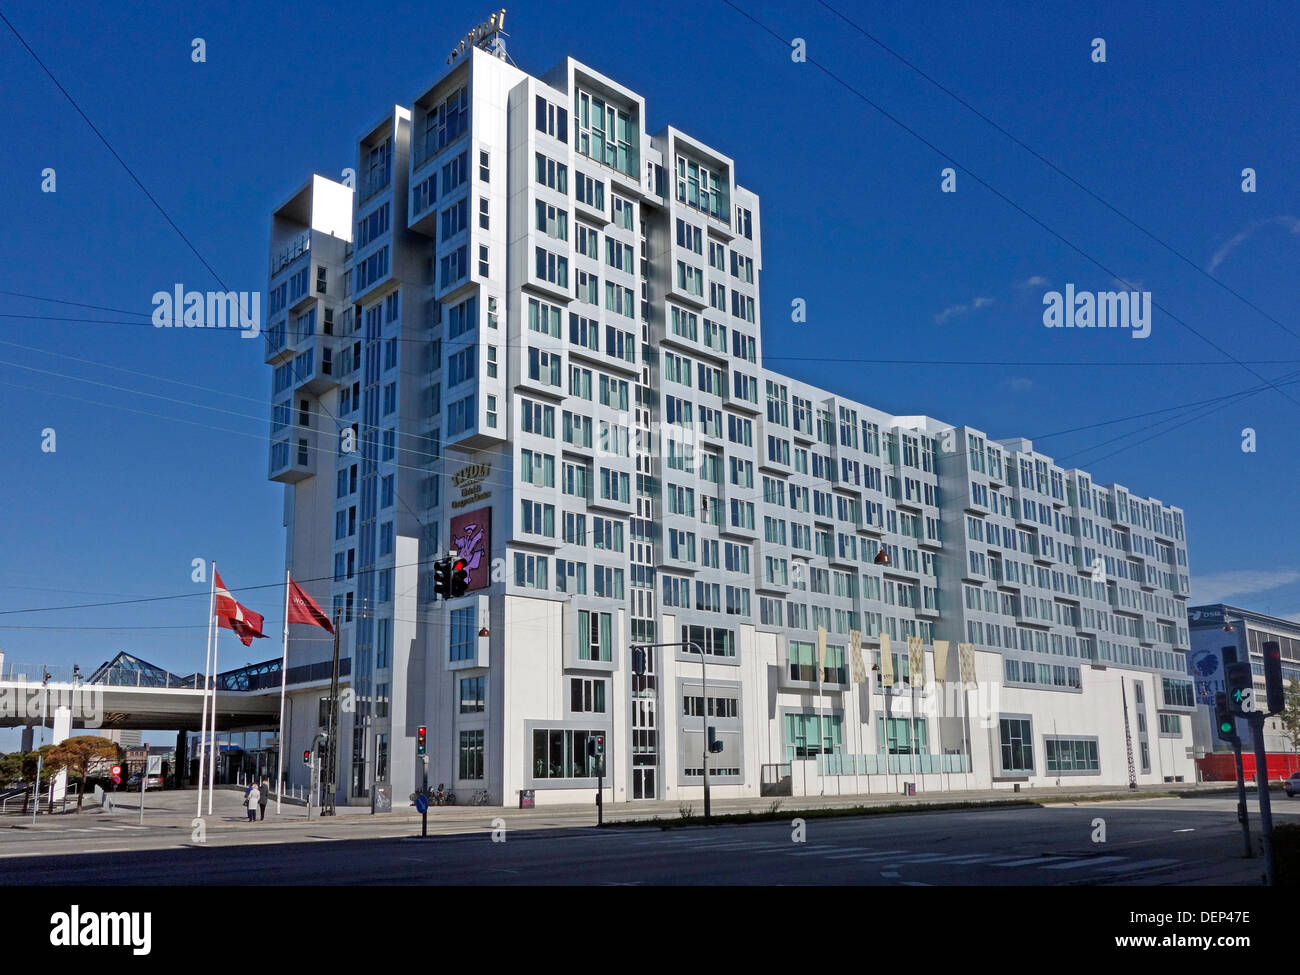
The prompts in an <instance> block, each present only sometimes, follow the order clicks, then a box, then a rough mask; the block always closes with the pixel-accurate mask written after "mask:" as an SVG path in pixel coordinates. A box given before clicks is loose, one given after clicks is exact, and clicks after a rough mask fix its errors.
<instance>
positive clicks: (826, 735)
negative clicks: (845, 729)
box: [785, 714, 842, 758]
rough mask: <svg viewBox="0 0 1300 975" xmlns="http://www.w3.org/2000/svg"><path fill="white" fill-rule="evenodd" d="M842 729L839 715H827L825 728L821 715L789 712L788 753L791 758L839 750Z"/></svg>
mask: <svg viewBox="0 0 1300 975" xmlns="http://www.w3.org/2000/svg"><path fill="white" fill-rule="evenodd" d="M841 730H842V729H841V718H840V716H839V715H834V714H833V715H827V716H826V722H825V725H824V728H823V723H822V716H821V715H817V714H787V715H786V716H785V747H786V754H787V755H788V756H789V757H791V758H816V757H817V756H818V755H820V754H822V753H823V752H825V753H828V754H829V753H835V752H838V751H839V750H840V745H841V741H842V738H841Z"/></svg>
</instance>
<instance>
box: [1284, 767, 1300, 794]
mask: <svg viewBox="0 0 1300 975" xmlns="http://www.w3.org/2000/svg"><path fill="white" fill-rule="evenodd" d="M1282 791H1283V792H1285V793H1286V797H1287V798H1288V799H1293V798H1295V794H1296V793H1297V792H1300V772H1292V773H1291V777H1290V778H1289V779H1283V780H1282Z"/></svg>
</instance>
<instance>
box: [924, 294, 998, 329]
mask: <svg viewBox="0 0 1300 975" xmlns="http://www.w3.org/2000/svg"><path fill="white" fill-rule="evenodd" d="M991 304H993V299H992V298H987V297H983V296H981V297H978V298H973V299H971V301H970V303H969V304H961V305H949V306H948V307H947V308H945V309H944V310H943V311H941V312H939V313H938V314H937V315H935V316H934V323H935V324H936V325H942V324H943V323H944V322H946V321H949V320H950V319H953V318H959V317H960V316H962V315H967V314H970V312H972V311H975V310H977V309H980V308H987V307H988V306H989V305H991Z"/></svg>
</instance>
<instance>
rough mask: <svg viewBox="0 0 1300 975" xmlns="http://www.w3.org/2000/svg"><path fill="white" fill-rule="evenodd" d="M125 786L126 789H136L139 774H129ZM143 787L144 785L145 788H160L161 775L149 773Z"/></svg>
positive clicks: (138, 784) (138, 785) (138, 786)
mask: <svg viewBox="0 0 1300 975" xmlns="http://www.w3.org/2000/svg"><path fill="white" fill-rule="evenodd" d="M126 787H127V788H128V789H138V788H140V776H139V775H133V776H131V777H130V778H129V779H127V780H126ZM144 787H145V788H146V789H161V788H162V776H161V775H151V776H149V778H148V781H146V782H145V784H144Z"/></svg>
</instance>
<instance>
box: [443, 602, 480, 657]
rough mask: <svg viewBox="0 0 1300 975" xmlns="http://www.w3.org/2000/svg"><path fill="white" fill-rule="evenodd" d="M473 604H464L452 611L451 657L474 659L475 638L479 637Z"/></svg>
mask: <svg viewBox="0 0 1300 975" xmlns="http://www.w3.org/2000/svg"><path fill="white" fill-rule="evenodd" d="M474 610H475V608H474V607H473V606H464V607H461V608H460V609H453V610H452V611H451V639H450V641H449V645H450V648H451V650H450V654H451V655H450V659H451V660H453V661H455V660H473V659H474V655H475V654H474V650H475V647H474V640H475V639H476V637H477V634H476V632H475V627H474Z"/></svg>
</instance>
